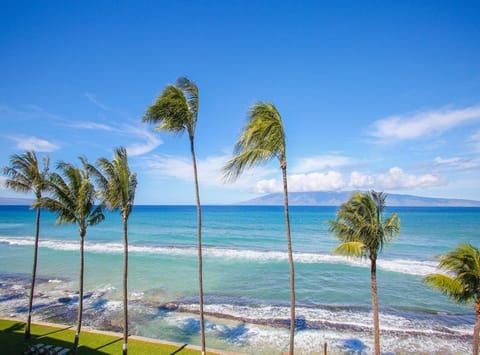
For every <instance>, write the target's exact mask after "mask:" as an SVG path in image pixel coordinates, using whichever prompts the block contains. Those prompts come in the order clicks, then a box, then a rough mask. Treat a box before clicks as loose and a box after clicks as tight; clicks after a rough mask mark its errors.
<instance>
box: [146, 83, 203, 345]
mask: <svg viewBox="0 0 480 355" xmlns="http://www.w3.org/2000/svg"><path fill="white" fill-rule="evenodd" d="M197 118H198V87H197V85H196V84H195V83H194V82H193V81H191V80H190V79H188V78H185V77H181V78H179V79H177V82H176V83H175V85H168V86H167V87H165V89H164V90H163V92H162V93H161V94H160V96H158V98H157V99H156V101H155V102H154V103H153V104H152V105H151V106H149V107H148V109H147V111H146V113H145V115H144V117H143V122H148V123H154V124H156V125H157V126H156V127H155V130H157V131H167V132H172V133H176V134H182V133H183V132H185V131H187V133H188V137H189V139H190V153H191V156H192V164H193V175H194V180H195V196H196V202H197V252H198V288H199V308H200V340H201V346H202V354H205V321H204V315H203V257H202V209H201V204H200V192H199V187H198V171H197V161H196V157H195V144H194V139H195V128H196V125H197Z"/></svg>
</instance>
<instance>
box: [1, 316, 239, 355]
mask: <svg viewBox="0 0 480 355" xmlns="http://www.w3.org/2000/svg"><path fill="white" fill-rule="evenodd" d="M0 320H6V321H10V322H17V323H18V322H20V323H23V324H26V321H25V320H23V319H21V318H13V317H6V316H4V315H0ZM31 324H32V325H33V324H36V325H40V326H45V327H51V328H58V329H65V330H66V329H72V330H74V329H75V325H68V324H62V323H52V322H45V321H39V320H32V323H31ZM82 333H91V334H99V335H107V336H111V337H115V338H119V339H123V333H119V332H114V331H109V330H99V329H95V328H92V327H91V326H87V325H85V326H84V325H82V331H81V333H80V337H81V336H82ZM128 339H129V341H130V340H136V341H140V342H144V343H151V344H159V345H169V346H175V347H178V348H179V349H180V348H181V349H189V350H195V351H198V352H201V351H202V348H201V347H200V346H198V345H194V344H182V343H177V342H173V341H168V340H161V339H153V338H148V337H144V336H140V335H134V334H132V335H129V336H128ZM72 344H73V340H72ZM206 351H207V352H208V353H214V354H218V355H245V353H239V352H231V351H225V350H218V349H214V348H210V347H207V348H206Z"/></svg>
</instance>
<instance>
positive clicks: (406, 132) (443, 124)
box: [371, 106, 480, 143]
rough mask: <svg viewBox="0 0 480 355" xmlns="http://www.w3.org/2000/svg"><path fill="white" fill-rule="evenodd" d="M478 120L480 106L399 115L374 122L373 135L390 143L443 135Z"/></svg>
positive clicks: (381, 140)
mask: <svg viewBox="0 0 480 355" xmlns="http://www.w3.org/2000/svg"><path fill="white" fill-rule="evenodd" d="M478 120H480V106H472V107H467V108H465V109H457V110H453V109H440V110H437V111H427V112H420V113H416V114H412V115H397V116H391V117H387V118H384V119H381V120H378V121H376V122H374V124H373V132H372V133H371V135H372V136H373V137H374V138H376V139H378V141H379V142H383V143H389V142H395V141H403V140H410V139H417V138H421V137H424V136H429V135H432V134H438V133H442V132H445V131H447V130H449V129H451V128H454V127H456V126H459V125H461V124H465V123H468V122H473V121H478Z"/></svg>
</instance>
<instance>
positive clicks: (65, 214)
mask: <svg viewBox="0 0 480 355" xmlns="http://www.w3.org/2000/svg"><path fill="white" fill-rule="evenodd" d="M81 161H82V163H83V165H84V167H85V169H81V168H78V167H75V166H73V165H72V164H70V163H66V162H59V163H58V164H57V169H59V170H61V171H62V173H63V176H64V177H65V179H64V177H62V175H60V174H58V173H52V174H50V180H49V183H48V184H49V187H50V193H51V197H44V198H42V202H41V204H42V206H43V207H45V208H46V209H48V210H50V211H52V212H55V213H56V214H57V215H58V218H57V221H56V223H57V224H62V223H67V224H68V223H70V224H71V223H76V224H78V226H79V228H80V232H81V233H82V232H83V233H85V232H86V228H87V226H90V225H95V224H97V223H100V222H101V221H103V220H104V218H105V217H104V215H103V211H102V206H100V205H99V206H95V187H94V186H93V184H92V182H91V180H90V175H89V173H88V169H87V166H88V163H87V161H86V159H85V158H81ZM83 236H84V234H83V235H81V237H83Z"/></svg>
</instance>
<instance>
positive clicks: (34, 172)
mask: <svg viewBox="0 0 480 355" xmlns="http://www.w3.org/2000/svg"><path fill="white" fill-rule="evenodd" d="M10 164H11V165H10V166H9V167H4V168H3V171H2V172H3V174H4V175H5V176H7V177H8V178H7V180H6V181H5V186H6V187H8V188H10V189H12V190H15V191H19V192H33V193H34V194H35V202H37V203H38V202H39V201H40V199H41V198H42V192H43V191H45V190H46V184H45V181H46V178H47V174H48V165H49V158H48V157H47V156H45V157H44V158H43V168H42V169H40V164H39V162H38V159H37V156H36V154H35V152H34V151H28V152H25V153H23V154H22V155H18V154H14V155H12V156H11V157H10ZM32 208H35V209H36V210H37V216H36V219H35V246H34V250H33V269H32V281H31V286H30V297H29V299H28V318H27V325H26V328H25V340H28V339H30V324H31V321H32V308H33V295H34V289H35V280H36V277H37V260H38V241H39V236H40V211H41V208H40V206H38V204H37V207H34V206H33V205H32Z"/></svg>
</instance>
